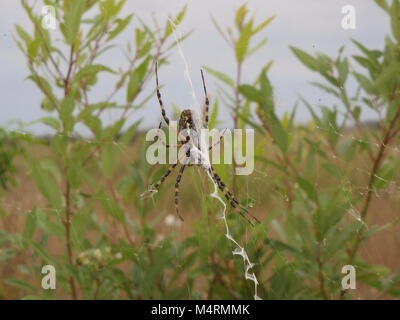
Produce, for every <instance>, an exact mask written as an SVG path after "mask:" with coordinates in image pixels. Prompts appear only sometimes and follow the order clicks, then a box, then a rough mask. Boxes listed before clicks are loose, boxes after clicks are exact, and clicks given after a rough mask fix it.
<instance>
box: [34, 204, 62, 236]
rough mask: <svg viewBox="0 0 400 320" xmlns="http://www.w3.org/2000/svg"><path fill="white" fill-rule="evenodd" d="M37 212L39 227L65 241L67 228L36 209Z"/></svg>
mask: <svg viewBox="0 0 400 320" xmlns="http://www.w3.org/2000/svg"><path fill="white" fill-rule="evenodd" d="M34 210H35V212H36V216H37V220H38V227H39V228H40V229H41V230H43V231H44V232H46V233H48V234H52V235H55V236H56V237H58V238H60V239H63V238H65V228H64V226H63V225H61V224H57V223H55V222H53V221H51V220H50V217H49V216H47V215H46V214H45V213H44V212H43V211H40V210H39V209H37V208H35V209H34Z"/></svg>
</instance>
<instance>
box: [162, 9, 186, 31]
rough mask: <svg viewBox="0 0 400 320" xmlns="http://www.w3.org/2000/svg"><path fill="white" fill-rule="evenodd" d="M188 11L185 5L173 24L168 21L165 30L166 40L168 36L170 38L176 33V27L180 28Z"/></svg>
mask: <svg viewBox="0 0 400 320" xmlns="http://www.w3.org/2000/svg"><path fill="white" fill-rule="evenodd" d="M186 9H187V4H185V5H184V6H183V8H182V10H181V11H180V12H179V13H178V14H177V16H176V17H175V19H174V20H172V22H173V23H171V21H169V20H168V22H167V26H166V28H165V34H164V38H167V37H168V36H170V35H171V33H172V32H173V31H174V28H175V26H178V25H179V24H180V23H181V22H182V20H183V17H184V16H185V14H186Z"/></svg>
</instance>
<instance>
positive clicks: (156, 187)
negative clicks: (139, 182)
mask: <svg viewBox="0 0 400 320" xmlns="http://www.w3.org/2000/svg"><path fill="white" fill-rule="evenodd" d="M177 165H178V164H177V163H174V164H173V165H171V166H170V167H169V168H168V170H167V171H166V172H165V173H164V174H163V176H162V177H161V179H160V180H158V181H157V183H156V184H154V185H153V188H154V189H156V190H157V189H158V188H159V187H160V186H161V185H162V183H163V182H164V180H165V179H166V178H167V177H168V176H169V174H170V173H171V172H172V170H174V169H175V167H176V166H177Z"/></svg>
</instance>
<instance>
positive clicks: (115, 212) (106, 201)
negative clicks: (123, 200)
mask: <svg viewBox="0 0 400 320" xmlns="http://www.w3.org/2000/svg"><path fill="white" fill-rule="evenodd" d="M100 203H101V205H102V206H103V208H104V210H105V211H106V212H107V213H108V214H109V215H110V216H112V217H113V218H115V219H117V220H118V221H119V222H122V223H124V222H125V214H124V212H123V211H122V209H121V208H120V207H119V206H118V204H117V203H116V202H115V201H114V200H112V199H110V198H108V197H107V196H106V195H105V194H103V195H101V197H100Z"/></svg>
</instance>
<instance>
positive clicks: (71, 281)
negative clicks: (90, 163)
mask: <svg viewBox="0 0 400 320" xmlns="http://www.w3.org/2000/svg"><path fill="white" fill-rule="evenodd" d="M65 203H66V209H65V214H66V220H65V234H66V240H67V252H68V262H69V264H70V265H71V266H72V265H73V256H72V248H71V235H70V229H71V202H70V185H69V182H68V179H67V182H66V192H65ZM69 285H70V287H71V293H72V299H73V300H76V299H77V294H76V287H75V281H74V278H73V277H72V276H70V277H69Z"/></svg>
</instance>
